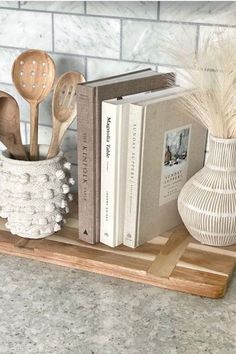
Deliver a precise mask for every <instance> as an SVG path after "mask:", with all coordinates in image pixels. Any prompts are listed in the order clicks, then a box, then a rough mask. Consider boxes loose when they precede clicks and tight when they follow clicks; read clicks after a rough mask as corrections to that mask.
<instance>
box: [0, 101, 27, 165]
mask: <svg viewBox="0 0 236 354" xmlns="http://www.w3.org/2000/svg"><path fill="white" fill-rule="evenodd" d="M0 140H1V142H2V143H3V144H4V145H5V146H6V148H7V149H8V151H9V152H10V153H11V154H12V155H13V156H14V157H15V158H16V159H17V160H28V157H27V154H26V151H25V149H24V147H23V145H22V141H21V134H20V117H19V106H18V104H17V102H16V100H15V99H14V98H13V97H11V96H9V97H4V96H2V97H1V96H0Z"/></svg>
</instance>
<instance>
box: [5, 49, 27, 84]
mask: <svg viewBox="0 0 236 354" xmlns="http://www.w3.org/2000/svg"><path fill="white" fill-rule="evenodd" d="M21 52H22V51H21V50H19V49H10V48H0V81H1V82H5V83H9V84H11V83H12V76H11V70H12V64H13V62H14V60H15V59H16V57H17V56H18V55H20V53H21Z"/></svg>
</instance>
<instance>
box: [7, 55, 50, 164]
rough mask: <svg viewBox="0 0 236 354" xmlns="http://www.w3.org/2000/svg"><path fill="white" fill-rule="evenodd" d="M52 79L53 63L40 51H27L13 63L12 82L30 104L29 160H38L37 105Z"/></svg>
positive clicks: (47, 91)
mask: <svg viewBox="0 0 236 354" xmlns="http://www.w3.org/2000/svg"><path fill="white" fill-rule="evenodd" d="M54 79H55V64H54V61H53V60H52V58H51V57H50V56H49V55H48V54H47V53H46V52H43V51H41V50H27V51H25V52H23V53H21V54H20V55H19V56H18V57H17V58H16V59H15V61H14V63H13V67H12V80H13V82H14V84H15V86H16V88H17V90H18V92H19V93H20V95H21V96H22V97H23V98H24V99H25V100H26V101H27V102H29V104H30V158H31V160H38V105H39V103H40V102H42V101H43V100H44V99H45V98H46V97H47V95H48V94H49V93H50V91H51V89H52V86H53V83H54Z"/></svg>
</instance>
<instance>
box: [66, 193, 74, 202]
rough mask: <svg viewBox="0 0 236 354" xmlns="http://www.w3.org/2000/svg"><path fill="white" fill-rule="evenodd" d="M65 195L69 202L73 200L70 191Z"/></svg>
mask: <svg viewBox="0 0 236 354" xmlns="http://www.w3.org/2000/svg"><path fill="white" fill-rule="evenodd" d="M67 197H68V199H69V201H70V202H71V201H72V200H73V195H72V194H71V193H69V194H68V196H67Z"/></svg>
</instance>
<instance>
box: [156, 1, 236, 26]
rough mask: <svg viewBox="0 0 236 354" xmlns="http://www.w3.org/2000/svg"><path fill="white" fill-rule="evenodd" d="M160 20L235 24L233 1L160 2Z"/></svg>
mask: <svg viewBox="0 0 236 354" xmlns="http://www.w3.org/2000/svg"><path fill="white" fill-rule="evenodd" d="M160 19H161V20H164V21H183V22H197V23H211V24H219V25H235V24H236V2H235V1H171V2H169V1H160Z"/></svg>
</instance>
